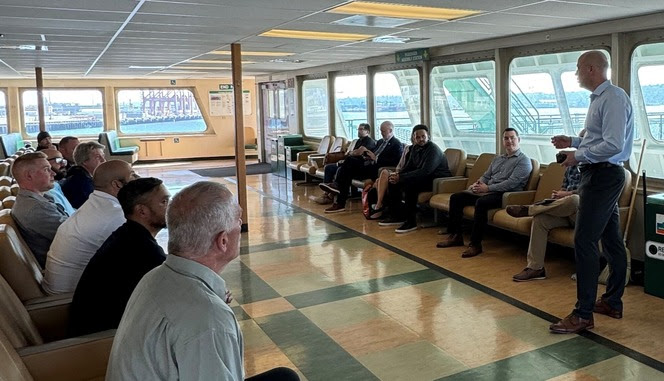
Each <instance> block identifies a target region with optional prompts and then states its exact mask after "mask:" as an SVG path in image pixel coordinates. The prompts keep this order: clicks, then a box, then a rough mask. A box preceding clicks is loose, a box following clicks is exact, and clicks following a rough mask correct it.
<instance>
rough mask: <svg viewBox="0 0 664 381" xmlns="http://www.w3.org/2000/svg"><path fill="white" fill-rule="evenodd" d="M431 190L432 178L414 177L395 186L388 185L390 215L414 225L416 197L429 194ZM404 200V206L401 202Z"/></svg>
mask: <svg viewBox="0 0 664 381" xmlns="http://www.w3.org/2000/svg"><path fill="white" fill-rule="evenodd" d="M431 189H433V177H430V176H426V177H415V178H412V179H408V180H407V181H403V182H400V183H397V184H391V183H390V184H388V187H387V192H388V194H389V206H390V213H391V215H392V216H393V217H396V218H405V219H406V221H408V222H411V223H415V222H416V221H415V217H416V215H417V196H418V195H419V194H420V193H421V192H431ZM402 197H403V200H404V203H405V205H404V204H402V203H401V200H402Z"/></svg>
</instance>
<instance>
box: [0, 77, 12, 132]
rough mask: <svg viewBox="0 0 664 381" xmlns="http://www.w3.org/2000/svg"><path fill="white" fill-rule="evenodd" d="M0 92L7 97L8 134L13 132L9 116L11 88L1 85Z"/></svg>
mask: <svg viewBox="0 0 664 381" xmlns="http://www.w3.org/2000/svg"><path fill="white" fill-rule="evenodd" d="M0 93H2V94H3V95H4V97H5V118H6V119H7V134H10V133H11V131H12V130H11V126H10V124H11V123H10V118H9V96H8V94H9V88H7V87H0Z"/></svg>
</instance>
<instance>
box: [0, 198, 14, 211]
mask: <svg viewBox="0 0 664 381" xmlns="http://www.w3.org/2000/svg"><path fill="white" fill-rule="evenodd" d="M14 203H16V196H7V197H5V198H4V199H2V207H3V208H4V209H11V208H13V207H14Z"/></svg>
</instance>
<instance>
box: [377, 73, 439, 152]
mask: <svg viewBox="0 0 664 381" xmlns="http://www.w3.org/2000/svg"><path fill="white" fill-rule="evenodd" d="M399 70H415V71H417V75H418V87H419V91H418V97H419V101H420V105H419V106H420V107H419V110H418V112H419V114H420V120H419V121H418V122H415V123H411V124H412V126H415V125H416V124H422V123H425V121H424V115H425V110H424V107H427V106H428V105H424V93H423V91H424V90H423V87H424V86H423V81H424V71H423V70H422V65H421V62H418V64H416V65H413V64H390V65H380V66H375V67H373V70H371V72H370V73H371V76H372V78H371V82H372V84H373V89H372V94H373V99H371V102H372V103H373V110H374V113H373V120H371V121H370V122H369V121H367V122H368V123H369V124H371V125H372V126H373V129H372V133H373V136H372V137H373V138H374V139H376V140H378V139H382V136H381V135H380V123H378V111H377V110H376V98H377V95H376V76H377V75H378V74H383V73H390V72H393V71H399ZM368 76H369V73H367V78H368ZM369 101H370V100H369V97H368V94H367V108H368V102H369ZM405 104H406V102H404V105H405ZM406 106H407V105H406ZM369 117H370V115H369V113H368V109H367V118H369ZM412 126H411V127H412ZM395 128H396V126H395ZM395 135H396V133H395ZM402 143H404V144H409V143H410V137H409V138H408V139H407V140H406V141H402Z"/></svg>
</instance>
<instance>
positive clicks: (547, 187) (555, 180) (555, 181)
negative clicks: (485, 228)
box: [491, 163, 565, 235]
mask: <svg viewBox="0 0 664 381" xmlns="http://www.w3.org/2000/svg"><path fill="white" fill-rule="evenodd" d="M564 177H565V168H564V167H563V166H561V165H560V164H558V163H550V164H549V165H548V166H547V168H546V169H545V170H544V171H543V172H542V175H541V176H540V179H539V182H538V183H537V189H535V190H526V191H521V192H506V193H505V194H503V208H505V207H507V205H531V204H533V203H535V202H538V201H542V200H544V199H545V198H549V197H551V193H553V191H554V190H558V189H560V186H561V185H562V182H563V179H564ZM532 222H533V218H532V217H520V218H516V217H512V216H510V215H509V214H507V211H506V210H505V209H502V210H499V211H497V212H496V214H494V216H493V219H492V221H491V224H492V225H495V226H498V227H500V228H503V229H506V230H510V231H513V232H516V233H520V234H525V235H529V234H530V227H531V225H532Z"/></svg>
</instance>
